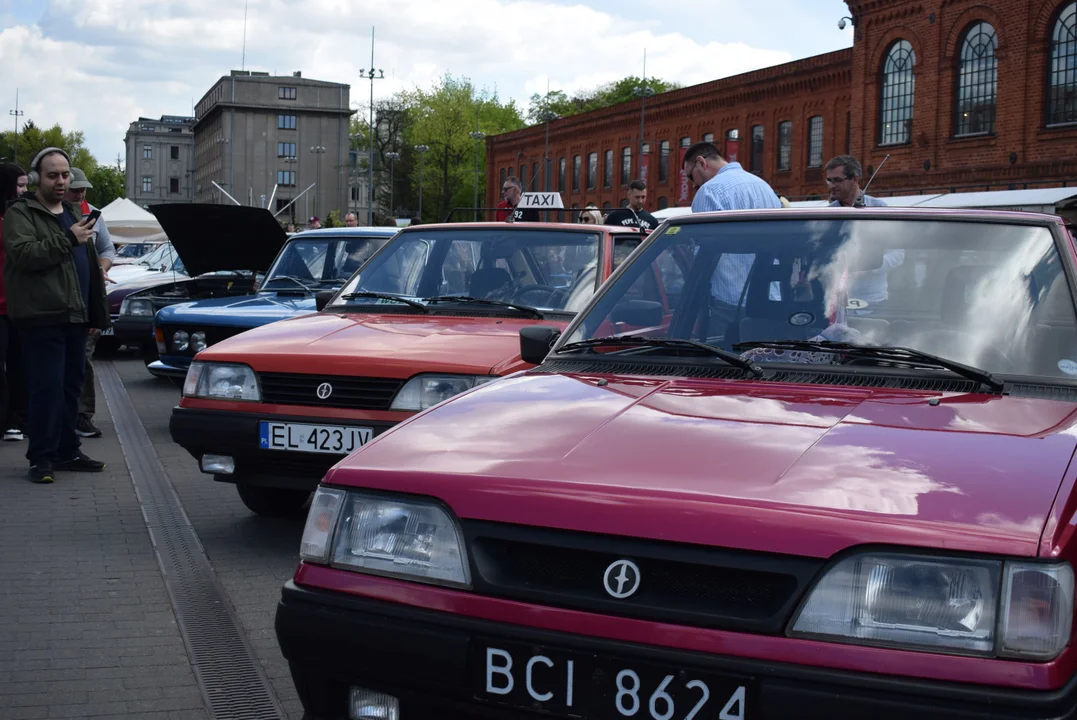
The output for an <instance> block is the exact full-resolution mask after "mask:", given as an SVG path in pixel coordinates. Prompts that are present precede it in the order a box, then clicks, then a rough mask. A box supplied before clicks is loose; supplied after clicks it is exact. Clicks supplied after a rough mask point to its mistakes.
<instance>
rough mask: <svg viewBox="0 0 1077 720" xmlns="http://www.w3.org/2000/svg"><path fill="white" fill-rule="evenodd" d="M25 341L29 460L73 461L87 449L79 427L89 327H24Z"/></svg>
mask: <svg viewBox="0 0 1077 720" xmlns="http://www.w3.org/2000/svg"><path fill="white" fill-rule="evenodd" d="M19 341H20V342H21V344H22V356H23V371H24V373H25V375H26V387H27V394H28V395H29V398H28V400H29V402H28V406H29V407H28V411H27V417H26V431H27V435H28V436H29V441H30V442H29V447H28V448H27V450H26V459H27V460H29V461H30V464H31V465H37V464H40V463H42V462H50V463H55V462H58V461H62V460H70V459H71V458H73V457H74V456H75V455H76V454H77V453H78V451H79V447H80V445H81V443H80V442H79V437H78V435H76V434H75V424H76V423H77V421H78V414H79V395H80V394H81V393H82V379H83V376H84V373H85V370H86V325H71V324H67V325H44V326H36V327H35V326H30V325H26V326H20V327H19Z"/></svg>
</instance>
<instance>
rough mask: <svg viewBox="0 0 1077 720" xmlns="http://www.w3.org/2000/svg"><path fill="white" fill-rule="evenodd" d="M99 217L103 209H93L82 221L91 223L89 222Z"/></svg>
mask: <svg viewBox="0 0 1077 720" xmlns="http://www.w3.org/2000/svg"><path fill="white" fill-rule="evenodd" d="M99 217H101V211H100V210H93V211H91V212H90V214H89V215H87V216H86V217H84V218H83V219H82V221H83V222H84V223H89V222H91V221H93V222H96V221H97V218H99Z"/></svg>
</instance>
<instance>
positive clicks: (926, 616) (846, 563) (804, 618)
mask: <svg viewBox="0 0 1077 720" xmlns="http://www.w3.org/2000/svg"><path fill="white" fill-rule="evenodd" d="M1000 598H1001V600H1000ZM1000 605H1001V608H1000ZM1072 617H1073V569H1072V568H1071V567H1070V566H1069V565H1068V564H1064V563H1063V564H1050V565H1047V564H1040V563H1022V562H1011V561H1006V562H1002V561H999V560H971V559H960V558H938V557H929V556H923V557H919V556H915V555H899V554H881V553H880V554H866V555H856V556H853V557H849V558H846V559H845V560H842V561H840V562H838V563H837V564H836V565H834V566H833V567H832V568H830V570H828V571H827V573H826V574H825V575H824V576H823V578H822V579H821V580H820V581H819V583H818V584H817V585H816V586H815V588H814V589H813V590H812V592H811V594H810V595H809V597H808V601H807V602H806V603H805V604H804V605H803V607H802V608H801V610H800V613H799V614H798V615H797V618H796V620H795V622H794V623H793V626H792V631H791V634H792V635H794V636H799V637H813V638H819V639H824V640H835V641H839V642H851V643H860V644H867V645H888V646H898V647H904V648H908V649H920V650H929V651H936V652H939V651H941V652H955V653H961V654H967V655H1002V656H1006V657H1013V658H1019V659H1025V660H1030V659H1031V660H1047V659H1051V658H1053V657H1055V656H1057V655H1058V654H1059V653H1060V652H1062V650H1063V648H1065V647H1066V645H1067V643H1068V642H1069V635H1070V626H1071V621H1072Z"/></svg>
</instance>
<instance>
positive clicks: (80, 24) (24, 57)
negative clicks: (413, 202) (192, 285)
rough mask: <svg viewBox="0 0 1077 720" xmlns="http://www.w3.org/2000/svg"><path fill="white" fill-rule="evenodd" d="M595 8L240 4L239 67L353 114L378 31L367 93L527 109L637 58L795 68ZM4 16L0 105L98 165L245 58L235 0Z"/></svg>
mask: <svg viewBox="0 0 1077 720" xmlns="http://www.w3.org/2000/svg"><path fill="white" fill-rule="evenodd" d="M603 3H605V0H594V1H593V2H592V6H591V7H589V6H586V5H583V4H579V3H575V4H573V3H561V2H557V1H556V0H438V1H437V2H431V0H397V2H395V3H383V2H374V1H373V0H250V5H249V10H248V13H247V21H246V24H247V28H246V48H245V55H246V68H247V69H253V70H264V71H268V72H271V73H274V74H280V75H288V74H291V73H292V72H293V71H296V70H301V71H302V72H303V75H304V76H305V77H310V78H317V79H324V80H331V81H336V82H344V83H349V84H351V85H352V100H353V103H359V102H362V103H365V99H366V98H367V97H368V93H369V91H370V88H369V85H368V84H367V83H365V82H363V81H362V80H360V79H359V78H358V75H359V71H360V70H361V69H362V68H366V67H369V65H370V28H371V26H375V27H376V28H377V34H376V40H377V45H376V56H375V63H376V67H378V68H380V69H384V70H385V75H386V79H385V80H383V81H376V82H375V83H374V86H375V87H374V92H375V97H384V96H387V95H389V94H391V93H393V92H396V91H398V90H402V89H406V88H411V87H415V86H419V87H429V86H430V84H431V83H432V82H433V81H435V80H436V79H437V78H438V77H439V76H441V75H443V74H444V73H452V74H454V75H462V76H466V77H469V78H470V79H471V80H472V81H473V82H475V84H476V85H478V86H479V87H480V88H485V89H487V90H489V91H491V92H492V91H494V90H495V89H496V91H497V92H498V94H499V95H500V97H501V98H502V99H509V98H512V99H516V100H518V101H519V102H520V104H521V107H522V109H526V103H527V99H528V97H529V96H530V95H531V94H532V93H535V92H544V91H545V89H546V80H547V78H550V85H551V87H552V88H553V89H564V90H566V91H568V92H572V91H575V90H581V89H587V88H591V87H594V86H596V85H599V84H601V83H604V82H609V81H612V80H616V79H618V78H621V77H624V76H625V75H629V74H636V75H638V74H640V73H641V72H642V59H643V49H644V48H646V49H647V70H648V74H649V75H653V76H658V77H662V78H663V79H667V80H675V81H677V82H681V83H683V84H694V83H699V82H704V81H707V80H711V79H714V78H716V77H722V76H728V75H732V74H736V73H740V72H745V71H748V70H752V69H755V68H760V67H766V66H769V65H772V64H775V63H780V62H784V61H787V60H790V59H792V57H793V55H792V53H791V52H789V51H787V50H773V49H766V48H765V47H753V44H752V43H749V42H746V41H744V37H743V36H742V35H738V34H737V33H736V32H735V31H734V30H732V29H730V30H729V31H728V32H727V34H728V36H729V41H722V40H720V39H710V38H699V39H694V38H692V37H690V36H689V35H687V34H686V33H689V32H690V31H691V28H690V27H686V28H685V29H684V30H683V31H682V30H678V29H674V28H672V27H668V28H667V26H666V25H665V24H664V23H661V22H655V20H654V18H648V17H646V16H642V15H640V14H638V13H637V14H635V15H633V16H631V17H628V18H626V17H623V16H620V15H619V14H617V13H619V12H620V10H619V8H618V6H617V5H614V4H612V3H606V5H608V7H609V11H606V10H604V9H599V8H598V6H600V5H601V4H603ZM7 5H8V4H7V3H4V4H2V5H0V14H4V15H6V17H5V24H4V25H0V28H3V29H2V30H0V63H2V65H3V67H4V69H5V72H4V78H3V79H2V80H0V97H3V98H5V99H6V98H7V97H8V96H9V95H10V97H11V100H10V101H9V102H13V100H14V91H15V88H16V87H18V88H19V90H20V102H21V104H22V105H23V107H24V109H25V110H26V116H25V118H26V119H31V118H32V119H33V120H34V122H35V123H37V124H38V125H51V124H52V123H55V122H59V123H61V124H62V125H63V126H64V128H65V129H81V130H83V131H84V132H85V134H86V138H87V142H88V145H89V146H90V149H91V151H93V152H94V153H95V154H96V155H97V156H98V158H99V159H102V160H105V159H110V158H113V157H115V155H116V153H117V152H119V151H122V150H123V144H122V143H123V136H124V133H125V132H126V130H127V126H128V124H129V123H130V122H132V121H134V120H136V119H137V118H138V116H140V115H143V116H151V117H152V116H159V115H162V114H172V115H184V114H189V113H190V112H191V106H192V101H195V102H197V100H198V99H199V98H200V97H201V96H202V95H203V94H204V93H205V92H206V91H207V90H208V89H209V88H210V87H211V86H212V84H213V83H214V82H215V81H216V79H217V78H219V77H220V76H222V75H226V74H227V73H228V71H229V70H232V69H235V68H238V67H239V66H240V64H241V59H242V57H243V54H244V38H243V26H244V13H243V3H242V2H240V1H239V0H229V1H227V2H222V1H221V0H92V1H90V2H87V1H86V0H49V1H48V2H44V12H43V14H42V16H41V19H40V21H39V22H37V23H36V24H29V23H28V22H26V21H25V19H23V22H22V24H10V23H11V21H12V18H13V17H16V16H13V15H12V14H11V13H10V12H8V13H2V11H3V10H5V9H7ZM697 5H698V7H699V9H700V10H699V11H703V8H704V7H705V4H704V3H702V2H700V3H697ZM706 7H709V5H706ZM16 19H17V17H16ZM689 25H690V24H689ZM719 30H720V29H719ZM772 42H774V43H777V40H772Z"/></svg>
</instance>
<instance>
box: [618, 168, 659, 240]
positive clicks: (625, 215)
mask: <svg viewBox="0 0 1077 720" xmlns="http://www.w3.org/2000/svg"><path fill="white" fill-rule="evenodd" d="M646 202H647V183H645V182H643V181H642V180H633V181H632V182H631V183H630V184H629V185H628V205H627V206H625V207H623V208H620V209H618V210H614V211H613V212H611V213H610V214H609V215H607V216H606V224H607V225H621V226H623V227H635V228H639V229H640V231H641V232H643V233H649V232H650V231H651V230H654V229H655V228H656V227H658V224H659V223H658V220H656V219H655V217H654V215H651V214H650V213H649V212H647V211H646V210H644V209H643V206H644V204H645V203H646Z"/></svg>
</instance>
